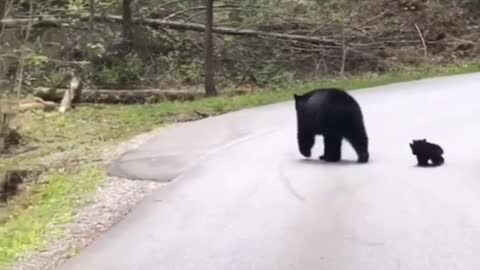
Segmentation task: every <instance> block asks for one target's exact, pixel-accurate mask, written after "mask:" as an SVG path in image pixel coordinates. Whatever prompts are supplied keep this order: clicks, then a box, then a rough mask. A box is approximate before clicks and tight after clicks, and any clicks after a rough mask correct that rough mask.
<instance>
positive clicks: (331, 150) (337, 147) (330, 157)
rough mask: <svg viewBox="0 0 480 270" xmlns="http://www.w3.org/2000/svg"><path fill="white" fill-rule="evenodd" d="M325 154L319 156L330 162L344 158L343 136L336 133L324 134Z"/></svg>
mask: <svg viewBox="0 0 480 270" xmlns="http://www.w3.org/2000/svg"><path fill="white" fill-rule="evenodd" d="M323 147H324V154H323V156H320V157H319V158H320V159H321V160H324V161H328V162H337V161H340V159H341V158H342V151H341V149H342V137H339V136H334V135H324V136H323Z"/></svg>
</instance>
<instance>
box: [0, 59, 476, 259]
mask: <svg viewBox="0 0 480 270" xmlns="http://www.w3.org/2000/svg"><path fill="white" fill-rule="evenodd" d="M476 71H480V64H469V65H463V66H450V67H446V68H434V67H428V68H423V69H421V70H411V71H398V72H391V73H388V74H384V75H364V76H357V77H350V78H342V79H335V78H330V79H328V78H327V79H325V80H322V81H317V82H309V83H300V84H294V83H290V84H285V85H283V86H278V87H275V88H273V89H270V90H268V89H263V90H258V91H256V92H254V93H252V94H249V95H241V96H233V97H229V96H219V97H213V98H205V99H200V100H196V101H193V102H164V103H161V104H152V105H132V106H121V105H111V106H110V105H108V106H107V105H95V106H80V107H78V109H77V110H74V111H72V112H69V113H67V114H64V115H62V114H59V113H57V112H51V113H38V112H36V113H34V112H28V113H24V114H22V115H20V116H19V117H18V119H17V120H18V121H19V123H20V124H21V130H20V132H21V134H22V135H25V136H26V138H27V139H26V142H27V145H26V147H27V148H26V149H28V147H31V148H32V149H31V150H30V151H27V152H25V153H23V154H21V155H16V156H13V157H7V158H3V159H2V162H0V173H1V172H2V171H5V170H7V169H11V168H18V167H20V168H36V167H37V166H38V163H39V162H40V161H44V160H45V158H46V157H48V156H49V155H50V154H54V153H68V156H69V157H70V160H71V161H70V162H69V163H68V164H62V165H61V166H60V168H63V171H62V170H61V169H50V170H49V171H47V172H45V173H44V174H43V175H42V178H41V181H40V183H41V184H32V185H31V186H32V188H30V189H28V190H27V191H26V192H24V193H22V194H21V195H20V196H18V197H16V199H15V200H13V201H12V202H11V203H10V206H9V207H8V208H7V209H6V210H7V211H8V215H9V216H10V217H9V219H8V220H7V221H6V222H4V223H3V224H0V265H2V263H10V262H14V261H15V260H16V258H17V256H19V255H21V254H23V253H24V252H26V251H31V250H35V249H38V248H41V247H42V246H45V245H47V244H48V241H47V240H48V239H51V237H58V236H61V235H62V231H61V230H60V229H59V228H60V226H58V225H59V224H63V223H65V222H68V221H70V220H71V217H72V215H73V213H74V211H75V209H77V208H78V207H79V206H80V205H81V204H82V202H83V201H84V200H83V199H84V198H85V197H86V196H87V195H89V194H93V192H94V191H95V190H96V189H97V187H98V185H99V184H100V183H101V182H102V179H103V172H102V171H101V167H99V165H97V164H95V163H92V162H90V161H88V160H89V159H91V158H98V156H99V155H100V154H101V153H102V151H103V150H104V149H105V148H107V147H112V146H114V145H115V144H116V143H118V142H120V141H122V140H125V139H128V138H131V137H132V136H134V135H136V134H140V133H143V132H146V131H149V130H151V129H153V128H156V127H159V126H161V125H164V124H168V123H171V122H173V121H179V120H180V121H181V120H187V119H195V118H196V117H197V114H196V113H195V112H196V111H199V112H202V113H207V114H221V113H225V112H229V111H234V110H238V109H242V108H247V107H254V106H258V105H264V104H269V103H274V102H278V101H285V100H289V99H291V98H292V94H293V93H302V92H305V91H308V90H310V89H312V88H316V87H340V88H345V89H350V90H352V89H358V88H365V87H373V86H379V85H384V84H388V83H393V82H401V81H409V80H416V79H421V78H426V77H432V76H440V75H454V74H463V73H469V72H476Z"/></svg>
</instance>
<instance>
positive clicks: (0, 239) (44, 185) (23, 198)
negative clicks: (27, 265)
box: [0, 166, 103, 263]
mask: <svg viewBox="0 0 480 270" xmlns="http://www.w3.org/2000/svg"><path fill="white" fill-rule="evenodd" d="M102 178H103V171H102V170H101V168H99V167H95V166H87V167H79V168H75V169H73V170H70V171H65V170H61V169H53V170H50V171H48V173H46V174H45V175H43V176H42V177H41V179H39V180H40V182H39V184H38V185H35V186H32V188H31V189H29V190H28V191H26V192H24V193H22V194H21V195H19V196H17V197H15V199H14V200H13V202H12V205H13V206H12V207H11V209H9V211H10V220H9V221H8V222H6V223H5V224H3V226H1V227H0V262H3V263H11V262H12V261H13V260H14V259H15V258H16V256H17V255H19V254H23V253H24V252H27V251H31V250H35V249H37V248H40V247H42V246H43V245H45V244H46V241H47V240H48V239H51V237H59V236H61V235H62V233H63V231H62V229H61V226H58V225H60V224H64V223H66V222H68V221H70V219H71V217H72V215H73V214H74V210H75V207H76V206H77V205H78V204H79V203H80V202H82V201H84V200H85V199H88V195H90V194H94V193H93V191H94V190H95V189H94V187H95V186H96V185H97V184H98V183H99V182H100V181H101V180H102ZM47 232H48V233H47Z"/></svg>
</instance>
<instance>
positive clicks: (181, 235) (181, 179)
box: [61, 74, 480, 270]
mask: <svg viewBox="0 0 480 270" xmlns="http://www.w3.org/2000/svg"><path fill="white" fill-rule="evenodd" d="M479 87H480V75H479V74H473V75H462V76H455V77H449V78H438V79H429V80H422V81H416V82H409V83H400V84H395V85H390V86H384V87H377V88H372V89H366V90H359V91H354V92H352V93H353V95H354V96H355V97H356V98H357V99H358V101H359V102H360V104H361V106H362V107H363V111H364V115H365V121H366V126H367V129H368V133H369V136H370V141H371V143H370V156H371V160H370V163H367V164H356V163H355V162H354V161H355V160H356V156H355V153H354V151H353V150H352V148H351V147H350V145H349V144H347V143H344V148H343V158H344V159H346V161H344V162H342V163H340V164H328V163H323V162H320V161H318V160H317V157H318V156H319V155H320V154H321V153H322V151H323V145H322V140H321V137H319V139H318V143H317V145H316V146H315V150H314V151H313V154H314V158H313V159H310V160H307V159H304V158H303V157H301V156H300V154H299V153H298V151H297V145H296V137H295V111H294V106H293V103H292V102H287V103H282V104H275V105H271V106H264V107H261V108H257V109H251V110H244V111H239V112H235V113H231V114H227V115H224V116H220V117H215V118H211V119H205V120H202V121H198V122H191V123H185V124H179V125H175V126H172V127H170V128H167V129H165V131H164V132H163V133H161V134H160V135H159V136H158V137H156V138H154V139H153V140H152V141H150V142H147V143H146V144H144V145H143V146H141V147H140V148H139V149H138V150H136V151H132V152H129V153H127V154H125V155H124V156H123V157H121V158H120V159H119V160H118V161H117V162H116V163H114V164H113V165H112V166H111V167H110V174H113V175H119V176H125V175H128V176H130V177H134V178H138V179H153V180H157V181H168V180H171V179H173V178H174V181H172V182H171V183H170V184H169V185H167V186H166V187H165V188H163V189H162V190H160V191H158V192H157V193H155V194H154V195H153V196H152V197H150V198H148V199H147V200H145V201H144V202H143V203H141V205H140V206H139V207H138V208H136V209H135V210H134V211H133V212H132V213H131V214H130V215H128V216H127V217H126V218H125V219H124V220H123V221H122V222H121V223H119V224H118V225H116V226H115V227H114V228H113V229H112V230H110V231H109V232H108V233H106V234H105V235H103V236H102V237H100V238H99V239H98V240H97V241H96V242H95V243H94V244H92V245H91V246H90V247H88V248H87V249H85V250H84V251H83V252H81V253H80V255H78V256H76V257H74V258H73V259H72V260H70V261H69V262H67V263H66V264H65V265H64V266H63V267H62V268H61V269H64V270H85V269H88V270H127V269H128V270H147V269H149V270H157V269H162V270H174V269H175V270H177V269H179V270H210V269H218V270H230V269H231V270H237V269H238V270H240V269H241V270H247V269H248V270H253V269H255V270H256V269H258V270H287V269H288V270H293V269H295V270H296V269H298V270H319V269H322V270H323V269H325V270H359V269H365V270H390V269H392V270H393V269H395V270H398V269H401V270H403V269H405V270H407V269H408V270H443V269H445V270H454V269H461V270H478V269H480V256H479V254H480V253H479V252H480V154H478V153H479V152H480V143H479V138H480V123H479V117H480V105H479V100H480V88H479ZM413 138H427V139H428V140H430V141H433V142H436V143H439V144H440V145H441V146H442V147H443V148H444V150H445V159H446V163H445V165H444V166H442V167H438V168H418V167H416V166H415V164H416V161H415V157H414V156H413V155H411V153H410V149H409V146H408V143H409V142H410V141H411V140H412V139H413Z"/></svg>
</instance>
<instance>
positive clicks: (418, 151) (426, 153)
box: [410, 139, 445, 167]
mask: <svg viewBox="0 0 480 270" xmlns="http://www.w3.org/2000/svg"><path fill="white" fill-rule="evenodd" d="M410 149H412V154H413V155H415V156H417V162H418V166H422V167H426V166H428V165H429V163H428V161H429V160H431V161H432V165H433V166H440V165H442V164H443V163H444V162H445V159H444V158H443V157H442V155H443V149H442V147H440V145H438V144H434V143H430V142H427V139H421V140H413V141H412V142H411V143H410Z"/></svg>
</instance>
